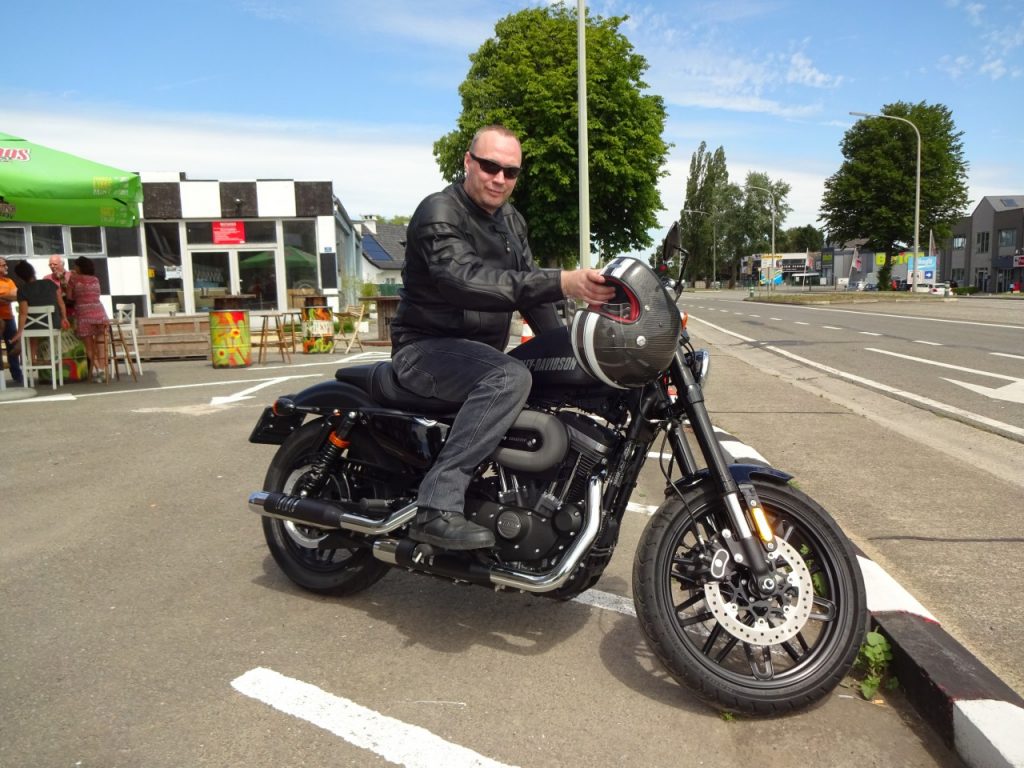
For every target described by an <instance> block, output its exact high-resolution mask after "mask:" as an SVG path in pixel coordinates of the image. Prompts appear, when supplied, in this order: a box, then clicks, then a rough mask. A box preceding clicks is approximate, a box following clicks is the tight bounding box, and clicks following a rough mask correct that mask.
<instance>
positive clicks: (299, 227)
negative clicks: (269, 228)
mask: <svg viewBox="0 0 1024 768" xmlns="http://www.w3.org/2000/svg"><path fill="white" fill-rule="evenodd" d="M316 252H317V250H316V225H315V224H314V223H313V222H312V221H286V222H284V266H285V283H286V285H287V287H288V290H289V291H301V292H309V293H313V292H315V291H316V290H318V289H319V287H320V286H319V283H318V282H317V275H316Z"/></svg>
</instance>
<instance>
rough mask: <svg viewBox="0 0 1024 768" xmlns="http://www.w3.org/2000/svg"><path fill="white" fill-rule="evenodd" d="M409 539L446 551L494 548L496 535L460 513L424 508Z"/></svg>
mask: <svg viewBox="0 0 1024 768" xmlns="http://www.w3.org/2000/svg"><path fill="white" fill-rule="evenodd" d="M409 538H410V539H413V540H415V541H422V542H423V543H425V544H433V545H434V546H435V547H442V548H444V549H484V548H486V547H493V546H494V534H493V533H491V532H490V531H489V530H487V529H486V528H484V527H483V526H482V525H477V524H476V523H471V522H469V520H467V519H466V518H465V517H463V516H462V515H461V514H459V513H458V512H445V511H442V510H439V509H429V508H422V509H420V510H419V511H418V512H417V513H416V522H415V523H413V524H412V526H410V528H409Z"/></svg>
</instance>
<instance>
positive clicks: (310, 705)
mask: <svg viewBox="0 0 1024 768" xmlns="http://www.w3.org/2000/svg"><path fill="white" fill-rule="evenodd" d="M231 687H232V688H234V689H235V690H236V691H238V692H239V693H241V694H244V695H246V696H249V697H250V698H253V699H256V700H257V701H261V702H263V703H264V704H267V705H268V706H271V707H273V708H274V709H277V710H279V711H281V712H284V713H285V714H288V715H291V716H292V717H297V718H299V719H300V720H305V721H306V722H309V723H312V724H313V725H315V726H317V727H318V728H322V729H324V730H325V731H328V732H330V733H333V734H334V735H335V736H340V737H341V738H343V739H344V740H345V741H347V742H349V743H350V744H354V745H355V746H357V747H360V748H361V749H365V750H367V751H369V752H373V753H374V754H375V755H379V756H380V757H382V758H384V759H385V760H387V761H389V762H391V763H396V764H398V765H404V766H406V768H436V766H441V765H443V766H445V768H509V767H508V765H507V764H506V763H499V762H497V761H496V760H491V759H490V758H488V757H484V756H483V755H481V754H478V753H476V752H474V751H472V750H470V749H467V748H466V747H462V746H459V745H458V744H452V743H451V742H450V741H445V740H444V739H442V738H441V737H440V736H437V735H435V734H433V733H431V732H430V731H428V730H427V729H426V728H421V727H419V726H418V725H409V724H408V723H403V722H402V721H401V720H396V719H395V718H393V717H388V716H387V715H382V714H380V713H379V712H375V711H374V710H372V709H368V708H367V707H363V706H361V705H359V704H356V703H355V702H354V701H349V700H348V699H344V698H342V697H341V696H335V695H334V694H330V693H327V692H326V691H324V690H321V689H320V688H317V687H316V686H315V685H310V684H309V683H304V682H302V681H301V680H295V679H293V678H290V677H285V676H284V675H282V674H280V673H278V672H275V671H274V670H272V669H265V668H263V667H257V668H256V669H250V670H249V671H248V672H246V673H245V674H244V675H241V676H240V677H237V678H235V679H234V680H232V681H231Z"/></svg>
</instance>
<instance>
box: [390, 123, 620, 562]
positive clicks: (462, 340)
mask: <svg viewBox="0 0 1024 768" xmlns="http://www.w3.org/2000/svg"><path fill="white" fill-rule="evenodd" d="M463 163H464V167H465V179H464V180H463V181H457V182H455V183H454V184H451V185H450V186H448V187H447V188H445V189H444V190H442V191H440V192H436V193H434V194H432V195H429V196H428V197H427V198H426V199H425V200H423V202H421V203H420V205H419V206H418V207H417V208H416V212H415V213H414V214H413V217H412V220H411V221H410V222H409V226H408V229H407V233H406V249H405V267H404V268H403V269H402V283H403V286H402V289H401V291H400V292H399V295H400V297H401V300H400V302H399V305H398V311H397V313H396V315H395V318H394V320H393V321H392V323H391V344H392V365H393V367H394V370H395V375H396V376H397V377H398V381H399V382H400V383H401V385H402V386H403V387H405V388H406V389H408V390H410V391H412V392H415V393H416V394H418V395H421V396H424V397H434V398H438V399H441V400H445V401H448V402H451V403H460V404H461V405H460V407H459V411H458V415H457V416H456V417H455V421H454V423H453V424H452V427H451V429H450V431H449V433H448V438H447V440H446V442H445V444H444V447H443V448H442V449H441V452H440V453H439V454H438V456H437V459H436V461H435V462H434V465H433V466H432V467H431V468H430V471H429V472H427V474H426V476H425V477H424V479H423V482H422V484H421V485H420V487H419V492H418V496H417V505H418V510H417V514H416V520H415V522H414V524H413V525H412V527H411V531H410V534H409V535H410V537H411V538H413V539H415V540H416V541H422V542H424V543H427V544H433V545H435V546H439V547H443V548H446V549H477V548H482V547H490V546H492V545H493V544H494V535H493V534H492V533H491V531H489V530H488V529H486V528H484V527H482V526H480V525H477V524H476V523H472V522H470V521H468V520H466V518H465V517H464V515H463V508H464V504H465V493H466V488H467V487H468V486H469V482H470V479H471V478H472V474H473V470H474V469H475V468H476V467H477V465H478V464H480V462H482V461H484V460H485V459H486V458H487V457H488V456H489V455H490V454H491V453H492V452H493V451H494V449H495V448H497V446H498V443H499V442H501V439H502V437H503V436H504V435H505V433H506V432H507V431H508V429H509V427H510V426H511V425H512V424H513V422H515V420H516V417H517V416H518V415H519V412H520V410H521V409H522V407H523V404H524V403H525V402H526V398H527V395H529V392H530V381H531V379H530V372H529V370H527V368H526V366H525V365H523V364H522V363H521V362H520V361H518V360H515V359H514V358H512V357H509V356H508V355H506V354H505V352H504V350H505V347H506V346H507V345H508V340H509V331H510V329H511V321H512V313H513V311H515V310H520V311H523V312H524V313H526V314H528V315H529V317H530V319H531V320H533V321H534V322H535V323H536V324H537V325H538V326H539V327H535V330H538V331H539V330H543V329H544V328H546V327H553V326H554V325H555V324H557V322H558V320H557V315H556V313H555V303H556V302H558V301H561V300H562V299H565V298H569V299H582V300H583V301H584V302H586V303H587V304H601V303H603V302H607V301H609V300H610V299H611V298H612V297H613V296H614V290H613V289H612V288H611V287H610V286H606V285H603V283H604V277H603V276H602V275H601V273H600V272H599V271H598V270H596V269H576V270H543V271H542V270H541V269H539V268H538V267H537V266H536V265H535V264H534V262H533V255H532V253H531V252H530V246H529V244H528V242H527V239H526V222H525V220H524V219H523V216H522V215H521V214H520V213H519V211H517V210H516V209H515V208H514V207H513V206H512V205H511V204H510V203H509V202H508V198H509V196H510V195H511V194H512V191H513V190H514V189H515V186H516V179H518V177H519V174H520V172H521V170H522V148H521V147H520V144H519V140H518V139H517V138H516V136H515V135H514V134H513V133H512V132H511V131H509V130H508V129H507V128H505V127H503V126H500V125H489V126H486V127H484V128H481V129H480V130H479V131H477V132H476V135H475V136H474V137H473V141H472V142H471V143H470V146H469V149H468V150H467V151H466V154H465V156H464V158H463Z"/></svg>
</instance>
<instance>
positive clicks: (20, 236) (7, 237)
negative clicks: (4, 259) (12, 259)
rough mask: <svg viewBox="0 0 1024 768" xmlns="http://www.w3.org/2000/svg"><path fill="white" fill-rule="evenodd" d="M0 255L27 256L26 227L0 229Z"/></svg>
mask: <svg viewBox="0 0 1024 768" xmlns="http://www.w3.org/2000/svg"><path fill="white" fill-rule="evenodd" d="M0 255H2V256H24V255H25V228H24V227H0Z"/></svg>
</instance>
